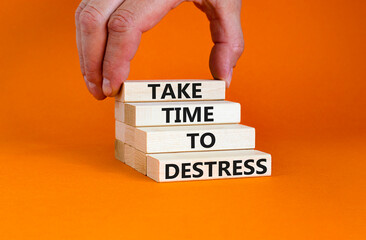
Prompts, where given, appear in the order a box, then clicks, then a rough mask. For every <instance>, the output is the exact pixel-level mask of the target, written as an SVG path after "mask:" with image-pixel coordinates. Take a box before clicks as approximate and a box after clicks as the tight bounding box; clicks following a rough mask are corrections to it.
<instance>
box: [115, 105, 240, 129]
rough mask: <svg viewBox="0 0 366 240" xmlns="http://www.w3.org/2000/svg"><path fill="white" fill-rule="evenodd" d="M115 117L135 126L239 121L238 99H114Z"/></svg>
mask: <svg viewBox="0 0 366 240" xmlns="http://www.w3.org/2000/svg"><path fill="white" fill-rule="evenodd" d="M115 104H116V105H115V106H116V111H115V118H116V119H117V120H118V121H121V122H124V123H126V124H128V125H131V126H135V127H142V126H169V125H195V124H221V123H239V122H240V117H241V116H240V114H241V112H240V103H235V102H230V101H199V102H149V103H121V102H116V103H115Z"/></svg>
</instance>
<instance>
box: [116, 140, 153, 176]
mask: <svg viewBox="0 0 366 240" xmlns="http://www.w3.org/2000/svg"><path fill="white" fill-rule="evenodd" d="M115 157H116V159H118V160H120V161H121V162H123V163H125V164H126V165H128V166H130V167H132V168H134V169H135V170H137V171H138V172H140V173H142V174H144V175H146V162H147V154H146V153H143V152H141V151H139V150H137V149H135V148H134V147H132V146H130V145H128V144H126V143H124V142H122V141H120V140H117V139H116V140H115Z"/></svg>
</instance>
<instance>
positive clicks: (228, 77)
mask: <svg viewBox="0 0 366 240" xmlns="http://www.w3.org/2000/svg"><path fill="white" fill-rule="evenodd" d="M232 77H233V68H232V69H231V70H230V72H229V75H228V76H227V78H226V79H225V82H226V88H229V87H230V83H231V78H232Z"/></svg>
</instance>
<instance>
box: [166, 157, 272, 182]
mask: <svg viewBox="0 0 366 240" xmlns="http://www.w3.org/2000/svg"><path fill="white" fill-rule="evenodd" d="M266 162H267V159H265V158H262V159H258V160H257V161H255V160H254V159H247V160H245V161H243V160H233V161H206V162H195V163H190V162H186V163H184V162H182V163H179V164H177V163H169V164H166V165H165V179H174V178H177V177H179V178H182V179H187V178H202V177H204V176H205V177H207V178H212V177H216V178H217V177H235V176H243V175H246V176H250V175H263V174H266V173H267V170H268V169H267V166H266Z"/></svg>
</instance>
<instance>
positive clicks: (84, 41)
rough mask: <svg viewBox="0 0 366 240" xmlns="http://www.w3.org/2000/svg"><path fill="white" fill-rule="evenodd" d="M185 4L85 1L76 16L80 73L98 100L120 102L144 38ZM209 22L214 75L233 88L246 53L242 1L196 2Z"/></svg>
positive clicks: (176, 0)
mask: <svg viewBox="0 0 366 240" xmlns="http://www.w3.org/2000/svg"><path fill="white" fill-rule="evenodd" d="M182 2H183V0H82V2H81V3H80V5H79V7H78V8H77V10H76V13H75V22H76V41H77V46H78V53H79V59H80V67H81V72H82V74H83V76H84V80H85V83H86V85H87V87H88V89H89V91H90V93H91V94H92V95H93V96H94V97H95V98H96V99H98V100H102V99H104V98H105V97H113V96H115V95H116V94H117V93H118V91H119V89H120V87H121V85H122V83H123V82H124V81H125V80H126V79H127V76H128V74H129V71H130V61H131V60H132V58H133V57H134V55H135V54H136V51H137V48H138V45H139V43H140V40H141V35H142V33H143V32H146V31H148V30H149V29H151V28H152V27H154V26H155V25H156V24H157V23H158V22H159V21H160V20H161V19H162V18H163V17H164V16H165V15H166V14H167V13H168V12H169V11H170V10H172V9H173V8H175V7H176V6H178V5H179V4H180V3H182ZM191 2H194V4H195V5H196V6H197V7H198V8H199V9H201V10H202V11H203V12H204V13H205V14H206V15H207V17H208V19H209V21H210V30H211V37H212V41H213V42H214V47H213V48H212V50H211V55H210V64H209V65H210V70H211V73H212V76H213V77H214V78H215V79H222V80H225V81H226V85H227V87H228V86H229V85H230V82H231V76H232V71H233V68H234V67H235V64H236V62H237V61H238V59H239V57H240V55H241V54H242V52H243V49H244V40H243V33H242V30H241V23H240V9H241V0H221V1H220V0H193V1H191Z"/></svg>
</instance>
